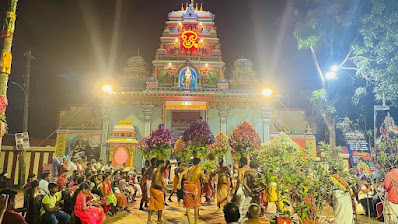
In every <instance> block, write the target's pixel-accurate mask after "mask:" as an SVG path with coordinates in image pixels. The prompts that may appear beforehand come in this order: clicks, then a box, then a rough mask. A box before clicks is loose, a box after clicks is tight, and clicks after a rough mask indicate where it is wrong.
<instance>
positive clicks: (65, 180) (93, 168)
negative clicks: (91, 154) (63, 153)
mask: <svg viewBox="0 0 398 224" xmlns="http://www.w3.org/2000/svg"><path fill="white" fill-rule="evenodd" d="M53 173H54V174H53ZM139 178H140V177H138V176H137V173H136V172H135V170H134V169H132V170H130V169H129V168H127V165H126V164H123V167H122V168H118V169H116V168H113V167H112V163H111V162H108V164H106V165H105V163H104V161H103V160H102V159H100V160H99V161H98V162H97V161H95V160H92V161H87V158H86V157H82V158H74V157H72V158H70V159H68V158H64V159H63V162H62V163H60V165H59V166H57V167H55V172H54V170H53V172H51V171H49V170H45V171H43V172H42V173H41V174H40V176H39V178H37V177H36V175H35V174H30V175H29V176H28V179H27V183H26V185H25V186H24V205H23V209H22V210H21V209H19V210H20V211H19V212H16V211H18V210H15V196H16V194H17V191H14V190H12V189H5V190H3V191H1V192H0V193H1V194H4V195H7V201H8V209H7V210H6V211H5V214H4V217H3V222H2V223H13V224H20V223H21V224H25V223H29V224H40V223H43V224H57V223H64V224H66V223H82V224H100V223H102V222H103V221H104V220H105V219H106V215H109V216H114V215H115V214H116V213H117V212H119V211H125V212H127V213H130V211H129V209H128V205H129V204H130V203H133V202H134V201H136V198H137V197H140V196H141V195H142V192H141V186H140V184H139V183H140V180H139ZM21 214H23V215H24V216H25V217H23V216H22V215H21Z"/></svg>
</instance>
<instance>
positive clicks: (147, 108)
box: [142, 105, 155, 136]
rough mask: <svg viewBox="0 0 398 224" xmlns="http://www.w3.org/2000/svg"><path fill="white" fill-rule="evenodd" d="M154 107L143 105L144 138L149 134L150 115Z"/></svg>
mask: <svg viewBox="0 0 398 224" xmlns="http://www.w3.org/2000/svg"><path fill="white" fill-rule="evenodd" d="M154 108H155V105H143V106H142V112H143V113H144V136H148V135H150V134H151V123H152V114H153V109H154Z"/></svg>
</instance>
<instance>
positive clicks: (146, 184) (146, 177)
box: [140, 158, 156, 210]
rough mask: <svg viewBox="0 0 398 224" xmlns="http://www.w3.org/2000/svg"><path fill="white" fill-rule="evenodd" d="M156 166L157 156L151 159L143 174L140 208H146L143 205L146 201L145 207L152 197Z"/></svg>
mask: <svg viewBox="0 0 398 224" xmlns="http://www.w3.org/2000/svg"><path fill="white" fill-rule="evenodd" d="M155 168H156V158H152V159H151V165H150V166H149V167H148V168H147V169H146V170H145V172H144V173H143V175H142V182H141V189H142V198H141V203H140V210H144V208H143V207H142V205H143V204H144V203H145V207H146V205H147V203H148V200H149V197H150V189H151V184H152V177H153V173H154V170H155Z"/></svg>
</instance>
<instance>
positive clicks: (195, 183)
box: [183, 158, 208, 224]
mask: <svg viewBox="0 0 398 224" xmlns="http://www.w3.org/2000/svg"><path fill="white" fill-rule="evenodd" d="M192 162H193V165H194V166H193V167H191V168H190V169H189V170H187V171H186V175H185V176H186V181H185V182H184V196H183V201H184V206H185V207H186V208H187V217H188V222H189V224H192V223H195V224H196V223H198V219H199V206H200V205H201V203H202V201H201V185H200V179H202V180H203V181H204V182H207V181H208V179H207V177H205V175H204V174H203V171H202V170H201V168H200V158H194V159H193V161H192ZM184 173H185V172H184ZM184 173H183V174H184ZM191 208H195V220H194V222H192V217H191V214H190V212H191Z"/></svg>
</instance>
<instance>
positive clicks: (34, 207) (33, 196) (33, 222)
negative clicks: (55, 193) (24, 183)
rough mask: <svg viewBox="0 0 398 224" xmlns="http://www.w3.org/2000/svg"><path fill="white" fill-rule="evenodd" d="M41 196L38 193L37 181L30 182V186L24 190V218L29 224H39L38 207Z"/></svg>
mask: <svg viewBox="0 0 398 224" xmlns="http://www.w3.org/2000/svg"><path fill="white" fill-rule="evenodd" d="M42 198H43V196H42V195H41V194H40V189H39V181H37V180H35V181H33V182H32V183H31V188H30V189H29V190H27V191H26V201H27V206H26V208H27V211H26V217H25V220H26V222H27V223H29V224H40V207H41V200H42Z"/></svg>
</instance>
